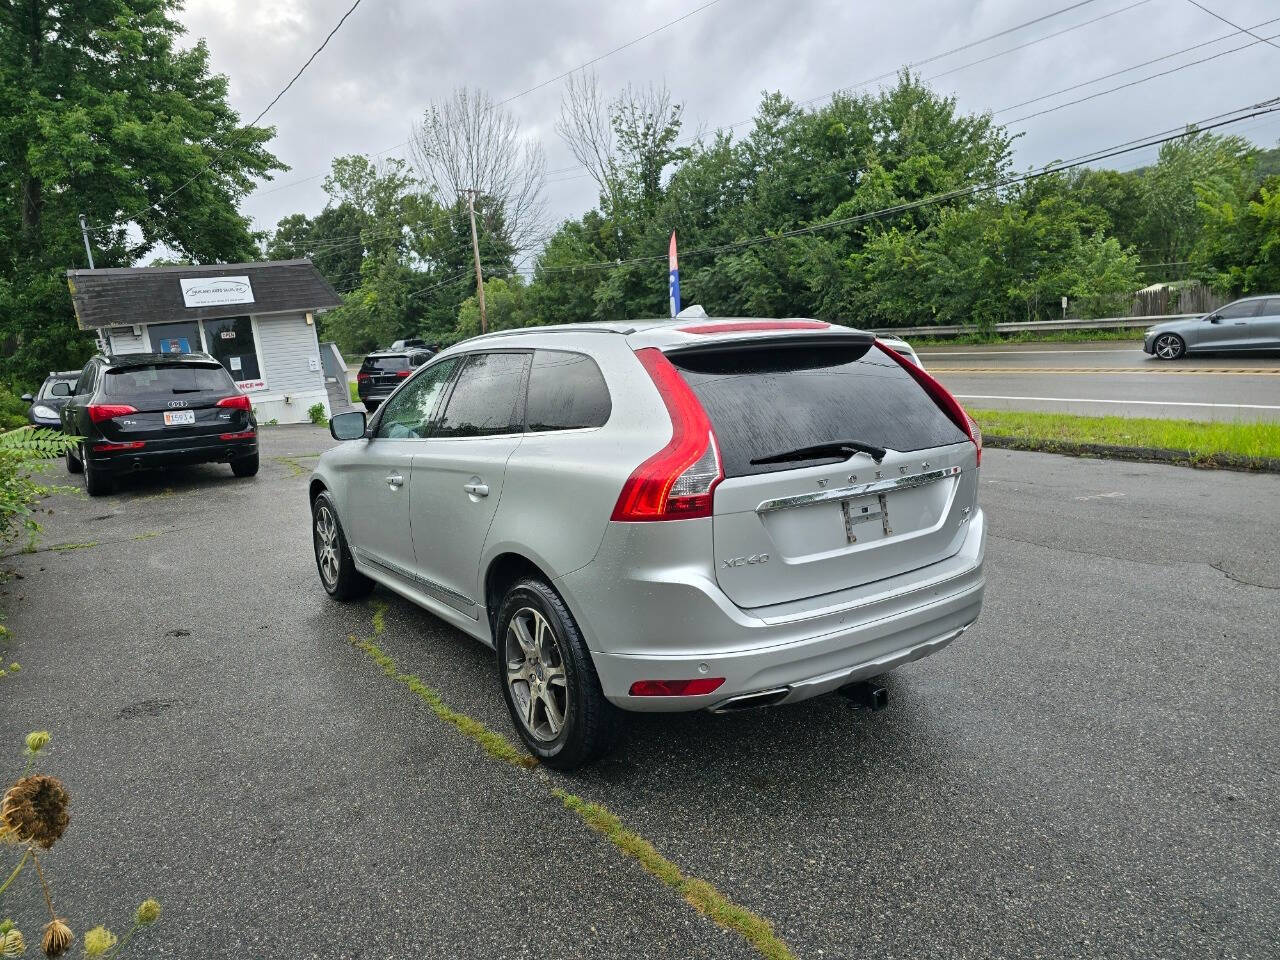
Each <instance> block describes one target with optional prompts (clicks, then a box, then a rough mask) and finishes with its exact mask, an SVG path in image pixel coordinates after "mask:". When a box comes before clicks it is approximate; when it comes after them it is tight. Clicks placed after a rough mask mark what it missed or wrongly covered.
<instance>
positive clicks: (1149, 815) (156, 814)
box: [0, 427, 1280, 960]
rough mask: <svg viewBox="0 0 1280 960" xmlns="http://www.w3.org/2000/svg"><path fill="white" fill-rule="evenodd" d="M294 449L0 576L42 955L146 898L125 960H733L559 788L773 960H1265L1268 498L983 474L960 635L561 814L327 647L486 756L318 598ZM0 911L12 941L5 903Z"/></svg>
mask: <svg viewBox="0 0 1280 960" xmlns="http://www.w3.org/2000/svg"><path fill="white" fill-rule="evenodd" d="M331 442H332V441H330V440H329V439H328V438H327V436H326V435H325V434H324V433H323V432H322V431H319V430H316V429H314V428H310V427H280V428H274V429H267V430H264V439H263V446H264V466H263V471H262V473H261V474H260V475H259V476H258V477H257V478H255V479H253V480H236V479H233V478H232V477H231V474H230V471H229V470H227V469H226V468H225V467H212V466H211V467H201V468H193V469H191V470H186V471H181V472H175V473H171V474H164V475H158V476H155V477H149V478H145V479H143V480H141V481H138V482H134V483H131V484H129V485H127V486H125V487H124V489H123V490H122V491H121V492H120V493H119V494H117V495H116V496H113V497H110V498H105V499H95V500H88V499H85V498H81V497H75V496H59V497H57V498H55V499H54V500H53V501H52V508H53V511H54V512H53V514H52V515H51V516H46V517H44V518H43V519H44V520H45V522H46V533H45V537H44V540H43V541H42V545H41V549H40V551H39V552H36V553H29V554H21V553H19V554H15V555H12V556H9V557H8V558H7V559H6V561H5V562H6V563H7V564H8V565H10V566H11V567H12V568H13V569H14V570H15V571H16V572H17V573H19V574H21V577H22V579H14V580H11V581H10V582H8V583H7V584H6V585H5V588H4V589H5V593H6V595H5V596H4V597H3V603H4V607H5V611H6V614H7V621H6V622H7V623H8V625H9V627H10V629H11V630H12V631H13V636H12V638H11V639H10V640H9V641H8V646H7V650H6V651H5V652H4V659H5V660H6V661H10V660H13V661H20V662H21V664H22V671H21V672H20V673H18V674H16V675H10V676H9V677H6V678H4V679H3V680H0V692H2V693H3V697H2V698H0V730H2V731H3V733H4V737H3V738H2V741H0V742H8V743H9V744H10V750H11V753H10V766H11V767H13V768H17V766H18V765H19V764H20V763H21V762H22V758H21V757H20V756H19V750H20V746H21V739H20V738H21V735H22V734H24V733H25V732H26V731H27V730H29V729H35V728H48V729H49V730H50V731H51V732H52V733H53V738H54V740H53V748H52V752H51V753H50V754H49V755H48V757H47V758H46V759H44V760H43V761H42V764H43V767H44V769H46V770H47V771H48V772H51V773H55V774H57V775H59V776H61V777H63V778H64V779H65V780H66V782H67V784H68V787H69V789H70V790H71V792H72V794H73V798H74V799H73V809H72V821H71V827H70V829H69V831H68V833H67V835H66V836H65V837H64V838H63V840H62V841H61V842H60V843H59V844H58V845H57V846H56V847H55V848H54V849H53V851H51V852H50V854H49V855H48V856H47V857H45V858H44V862H45V864H46V868H47V870H48V871H49V873H50V876H51V881H52V884H53V889H54V895H55V902H56V904H57V906H58V909H59V911H60V912H62V913H64V914H66V915H67V916H68V917H70V918H71V919H72V922H73V925H74V926H75V927H76V929H77V931H83V930H84V929H85V928H86V927H87V926H90V925H93V924H96V923H99V922H103V923H106V924H108V926H114V927H115V928H117V929H118V928H120V927H122V926H123V925H124V921H125V918H127V917H128V916H129V915H130V914H131V912H132V910H133V909H134V907H135V906H136V904H137V903H138V902H139V901H140V900H141V899H143V898H144V897H146V896H156V897H158V898H159V899H160V900H161V901H162V902H163V904H164V910H165V914H164V917H163V919H162V921H161V923H160V925H159V926H158V927H157V928H155V929H154V930H153V931H150V932H148V933H146V934H145V937H146V939H145V940H139V941H135V942H136V943H138V955H140V956H164V957H224V956H225V957H233V956H234V957H243V956H267V955H273V956H274V955H286V956H305V957H323V958H328V957H369V958H373V957H378V958H383V957H418V956H442V957H443V956H447V957H458V958H489V957H494V958H497V957H534V956H537V957H566V958H567V957H583V956H590V957H605V958H609V957H620V958H621V957H627V958H632V957H751V956H754V955H755V954H754V953H753V952H752V951H751V949H750V948H749V946H748V944H747V942H746V941H745V940H743V939H742V938H741V937H739V936H738V935H737V934H733V933H728V932H726V931H724V930H722V929H721V928H719V927H717V926H715V925H714V924H712V923H711V922H710V921H709V920H707V919H705V918H704V917H703V916H701V915H700V914H698V913H696V912H694V911H693V910H692V909H691V908H690V907H689V906H688V905H687V904H686V903H685V902H684V901H683V900H682V899H681V898H680V897H679V896H678V895H676V894H675V893H674V892H672V891H671V890H669V889H668V888H665V887H663V886H662V885H661V884H659V883H658V882H657V881H656V880H655V879H653V878H652V877H651V876H650V875H649V874H647V873H645V872H644V871H643V870H641V869H640V867H639V866H638V865H637V864H636V863H635V862H634V861H632V860H629V859H625V858H623V857H621V856H620V855H619V854H618V852H617V851H616V850H615V849H614V848H613V847H612V846H611V845H610V844H609V843H608V842H607V841H606V840H604V839H603V838H601V837H600V836H599V835H597V834H595V833H592V832H591V831H589V830H588V829H586V827H585V826H584V825H583V823H582V822H581V821H580V820H579V819H577V818H576V817H575V816H573V815H572V814H570V813H568V812H567V811H565V810H564V808H563V806H562V805H561V804H560V803H559V802H558V801H556V799H555V798H554V796H553V795H552V793H551V789H552V788H553V787H557V786H558V787H561V788H563V789H565V790H569V791H571V792H573V793H576V794H579V795H581V796H583V797H585V798H587V799H590V800H595V801H598V802H601V803H604V804H606V805H607V806H608V807H609V808H610V809H611V810H612V811H614V812H615V813H616V814H617V815H618V816H619V817H621V818H622V820H623V822H624V823H625V824H626V825H627V826H628V827H629V828H631V829H633V830H635V831H637V832H638V833H640V834H641V835H642V836H644V837H645V838H646V839H648V840H649V841H650V842H652V843H653V845H654V846H655V847H656V848H657V850H658V851H659V852H661V853H662V854H664V855H665V856H667V857H669V858H670V859H671V860H673V861H674V862H675V863H677V864H678V865H679V866H680V867H681V868H682V869H683V870H684V871H685V872H686V873H687V874H689V875H691V876H696V877H701V878H703V879H705V880H707V881H709V882H711V883H713V884H715V885H716V887H717V888H718V889H719V890H720V891H721V892H722V893H724V894H725V895H726V896H727V897H729V898H730V899H732V900H734V901H736V902H738V903H740V904H742V905H743V906H745V907H747V908H749V909H751V910H753V911H755V912H756V913H757V914H759V915H760V916H762V917H764V918H766V919H768V920H769V921H771V922H772V923H773V925H774V927H775V929H776V931H777V933H778V934H779V935H780V936H781V937H782V938H783V939H784V940H785V941H786V942H787V943H788V944H789V945H790V947H791V948H792V950H793V951H794V952H795V954H796V955H797V956H799V957H815V958H816V957H861V956H877V957H898V958H913V960H915V958H929V957H948V958H952V957H965V958H967V957H973V958H980V957H981V958H986V957H993V956H999V957H1028V958H1030V957H1045V958H1065V957H1080V958H1085V957H1088V958H1094V957H1135V958H1136V957H1144V958H1145V957H1153V956H1160V957H1175V956H1177V957H1181V956H1186V957H1197V958H1200V957H1233V958H1245V957H1258V958H1262V957H1274V956H1275V944H1276V943H1277V942H1280V912H1278V911H1277V908H1276V904H1277V903H1280V877H1278V875H1277V872H1276V869H1275V864H1276V862H1277V857H1278V856H1280V808H1278V807H1277V805H1276V803H1275V797H1276V796H1277V795H1280V748H1278V747H1277V744H1276V739H1275V736H1274V733H1275V730H1276V729H1278V724H1280V689H1278V687H1280V665H1278V661H1277V658H1276V655H1275V654H1276V647H1275V642H1276V640H1275V624H1276V623H1277V622H1280V567H1278V566H1277V565H1276V564H1275V522H1274V520H1275V517H1277V516H1280V484H1277V483H1276V482H1275V478H1273V477H1269V476H1251V475H1247V474H1237V473H1218V472H1209V471H1195V470H1191V469H1187V468H1180V467H1172V466H1159V465H1145V464H1130V463H1117V462H1107V461H1091V460H1075V459H1069V458H1061V457H1054V456H1051V455H1041V454H1029V453H1018V452H1012V451H1002V450H988V451H987V452H986V454H985V456H984V464H983V474H982V485H981V488H982V498H983V504H984V506H985V508H986V510H987V512H988V516H989V518H990V529H991V538H990V541H989V546H988V562H989V568H988V569H989V586H988V592H987V603H986V608H985V610H984V613H983V617H982V620H981V621H980V622H979V623H978V625H977V626H976V627H975V628H974V629H973V630H971V631H970V632H969V633H968V634H966V635H965V637H963V638H962V639H961V640H960V641H958V642H957V643H956V644H954V645H953V646H952V647H951V648H949V649H948V650H947V651H945V652H944V653H941V654H939V655H937V656H935V657H931V658H928V659H926V660H923V661H920V662H918V663H915V664H911V665H910V666H908V667H906V668H903V669H902V670H901V671H899V672H897V673H895V674H894V675H892V676H891V677H890V678H889V680H888V681H887V685H888V687H889V690H890V698H891V699H890V706H889V708H888V709H887V710H884V711H882V712H878V713H868V712H866V711H863V710H859V709H855V708H854V707H853V706H852V705H851V704H849V703H848V702H846V701H844V700H841V699H840V698H837V697H827V698H820V699H817V700H813V701H809V702H807V703H803V704H800V705H797V706H795V707H791V708H783V709H777V710H773V711H766V712H758V713H750V714H739V715H730V716H723V717H715V716H710V715H703V714H698V715H690V716H657V715H655V716H643V717H636V718H635V721H634V722H633V723H632V724H631V728H630V734H629V736H628V738H627V740H626V741H625V743H624V744H623V745H622V746H621V747H620V748H619V750H618V751H617V752H616V753H615V754H614V755H612V756H610V757H609V758H607V759H606V760H604V761H603V762H601V763H600V764H598V765H597V766H596V767H594V768H592V769H590V770H588V771H585V772H582V773H579V774H577V775H573V776H566V775H562V774H557V773H552V772H549V771H545V770H542V769H539V770H534V771H526V770H522V769H519V768H516V767H512V766H508V765H506V764H503V763H500V762H498V761H494V760H492V759H489V758H488V757H487V756H486V755H485V754H484V753H483V752H481V751H480V750H479V749H478V748H477V747H476V746H475V744H474V743H473V742H472V741H471V740H469V739H467V738H465V737H463V736H462V735H461V734H459V733H458V731H457V730H455V729H454V728H453V727H452V726H449V725H447V724H444V723H442V722H441V721H440V720H438V719H437V718H436V716H435V715H434V714H433V713H431V712H430V711H429V710H428V709H427V707H426V706H425V705H424V704H423V703H422V701H421V700H420V699H418V698H417V697H415V696H414V695H413V694H412V693H411V692H410V691H408V690H406V689H405V688H404V687H403V686H402V685H400V684H397V683H396V682H394V681H393V680H391V679H389V678H388V677H386V676H385V675H384V674H383V673H382V671H381V670H380V669H379V668H378V667H377V666H376V665H375V664H373V663H372V662H371V661H370V660H369V658H368V657H367V656H366V655H364V654H363V653H361V652H360V651H358V650H356V649H354V648H353V647H352V646H351V645H350V644H349V643H348V642H347V638H348V636H350V635H356V636H369V632H370V620H371V617H372V614H373V610H374V604H376V603H378V602H382V603H385V604H386V605H387V613H386V628H385V632H384V633H383V634H382V635H381V636H380V638H379V641H378V642H379V645H380V646H381V647H382V648H383V649H384V650H386V651H387V653H389V654H390V655H391V656H393V657H395V658H396V660H397V661H398V663H399V665H400V669H401V670H404V671H407V672H410V673H414V674H416V675H418V676H419V677H421V678H422V679H423V681H424V682H426V683H429V684H431V685H433V686H434V687H435V688H436V689H438V690H439V691H440V693H441V695H442V696H443V697H444V699H445V701H446V702H447V703H448V704H449V705H450V706H452V707H453V708H454V709H457V710H461V711H464V712H465V713H467V714H468V715H470V716H472V717H474V718H475V719H477V720H479V721H481V722H483V723H485V724H487V725H488V726H490V727H491V728H493V729H495V730H498V731H500V732H502V733H504V734H507V735H513V732H512V731H511V727H510V722H509V720H508V718H507V716H506V714H505V710H504V708H503V706H502V703H501V699H500V694H499V692H498V688H497V685H496V679H495V676H494V670H493V664H492V661H491V656H490V655H489V654H488V653H487V652H486V651H485V650H484V648H482V647H481V646H480V645H478V644H476V643H475V642H474V641H472V640H469V639H468V638H466V637H464V636H462V635H460V634H459V633H457V632H456V631H454V630H452V629H451V628H449V627H447V626H444V625H443V624H442V623H441V622H440V621H438V620H436V619H435V618H433V617H432V616H431V615H429V614H427V613H425V612H423V611H421V610H419V609H417V608H415V607H413V606H412V605H410V604H408V603H406V602H403V601H401V600H399V599H397V598H395V597H394V596H391V595H389V594H386V593H384V592H383V591H381V590H379V591H377V592H376V593H375V595H374V597H373V598H372V599H371V600H370V601H368V602H364V603H360V604H355V605H350V606H344V605H339V604H336V603H334V602H332V601H330V600H329V599H328V598H327V597H325V595H324V594H323V592H322V591H321V589H320V587H319V585H318V583H317V580H316V574H315V570H314V565H313V561H312V558H311V553H310V540H309V532H308V517H307V507H306V502H305V491H306V475H305V471H306V470H307V469H308V468H309V466H310V464H312V463H314V458H311V457H308V456H305V455H306V454H311V453H318V452H319V451H320V450H322V449H324V448H326V447H327V446H329V445H330V444H331ZM75 482H78V481H75ZM84 544H92V545H84ZM59 545H81V546H76V547H73V548H70V549H61V550H60V549H55V548H56V547H58V546H59ZM19 883H20V884H28V878H25V877H24V878H21V880H20V881H19ZM17 888H18V884H15V887H14V888H12V889H15V890H16V889H17ZM4 909H5V912H6V914H9V915H12V916H13V918H14V920H16V921H18V923H19V925H20V927H21V928H22V929H23V930H24V931H26V932H27V933H28V939H35V938H34V937H33V936H32V934H33V933H34V932H36V931H38V929H39V927H40V925H41V924H42V922H43V921H42V918H41V916H40V911H41V910H42V909H43V907H42V906H41V904H40V903H39V902H38V897H37V895H36V893H35V890H34V889H32V888H31V887H30V885H29V884H28V885H27V886H24V887H23V888H22V889H21V891H20V892H19V893H18V895H17V896H16V897H15V896H12V895H10V894H6V900H5V904H4Z"/></svg>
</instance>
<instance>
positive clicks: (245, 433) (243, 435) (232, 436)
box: [218, 430, 257, 440]
mask: <svg viewBox="0 0 1280 960" xmlns="http://www.w3.org/2000/svg"><path fill="white" fill-rule="evenodd" d="M256 436H257V433H255V432H254V431H252V430H242V431H241V432H240V433H220V434H218V439H219V440H252V439H253V438H254V437H256Z"/></svg>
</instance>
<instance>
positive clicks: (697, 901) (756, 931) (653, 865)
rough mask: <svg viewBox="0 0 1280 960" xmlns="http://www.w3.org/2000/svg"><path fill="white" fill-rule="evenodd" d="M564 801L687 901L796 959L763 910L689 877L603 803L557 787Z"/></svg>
mask: <svg viewBox="0 0 1280 960" xmlns="http://www.w3.org/2000/svg"><path fill="white" fill-rule="evenodd" d="M553 792H554V793H555V795H556V796H557V797H559V798H560V801H561V802H562V803H563V804H564V805H565V806H566V807H568V808H569V809H570V810H572V811H573V812H574V813H576V814H577V815H578V816H579V817H581V818H582V820H583V822H584V823H585V824H586V825H587V826H588V827H590V828H591V829H592V830H594V831H596V833H599V834H602V835H603V836H604V837H606V838H607V839H608V840H609V842H610V843H612V844H613V845H614V846H615V847H617V848H618V850H619V851H620V852H621V853H623V854H625V855H626V856H628V857H631V858H632V859H634V860H636V861H637V862H638V863H639V864H640V866H642V867H644V869H645V870H646V871H648V872H649V873H650V874H652V875H653V876H655V877H657V878H658V880H660V881H661V882H662V883H663V884H665V885H666V886H668V887H671V888H672V889H674V890H675V891H676V892H678V893H679V894H680V895H681V896H682V897H684V899H685V902H686V903H688V904H689V906H691V907H693V909H695V910H697V911H698V912H699V913H701V914H702V915H703V916H705V917H707V918H708V919H709V920H711V921H712V922H713V923H715V924H717V925H719V926H721V927H724V928H725V929H726V930H732V931H733V932H734V933H737V934H741V935H742V936H743V937H745V938H746V939H747V940H748V941H749V942H750V943H751V945H752V946H753V947H755V949H756V950H757V951H758V952H759V953H760V955H761V956H762V957H766V958H768V960H794V958H795V954H793V953H792V952H791V950H790V948H789V947H788V946H787V945H786V944H785V943H783V942H782V941H781V940H780V939H778V935H777V934H776V933H774V932H773V925H772V924H770V923H769V921H768V920H766V919H764V917H761V916H760V915H759V914H756V913H753V912H751V911H750V910H748V909H747V908H746V907H742V906H739V905H738V904H736V903H734V902H733V901H732V900H729V899H728V898H727V897H725V896H724V894H722V893H721V892H720V891H719V890H717V889H716V888H715V887H713V886H712V885H711V884H709V883H707V882H706V881H705V880H698V879H697V878H694V877H686V876H685V875H684V873H683V872H682V871H681V870H680V868H679V867H677V866H676V865H675V864H674V863H672V862H671V861H670V860H668V859H667V858H666V857H664V856H663V855H662V854H660V853H659V852H658V851H657V850H656V849H655V848H654V846H653V844H651V843H650V842H649V841H648V840H646V839H645V838H644V837H642V836H640V835H639V834H638V833H633V832H632V831H630V830H628V829H627V828H626V827H625V826H623V824H622V821H621V820H619V819H618V817H617V816H616V815H615V814H614V813H613V812H611V811H610V810H608V809H606V808H605V807H602V806H600V805H599V804H598V803H590V802H589V801H586V800H583V799H582V798H581V797H578V796H575V795H573V794H572V793H566V792H565V791H564V790H560V789H558V788H557V789H555V790H553Z"/></svg>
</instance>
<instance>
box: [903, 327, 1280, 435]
mask: <svg viewBox="0 0 1280 960" xmlns="http://www.w3.org/2000/svg"><path fill="white" fill-rule="evenodd" d="M919 353H920V359H921V362H922V363H924V365H925V367H926V368H927V369H928V370H929V371H930V372H931V373H933V374H934V375H936V376H937V377H938V378H939V379H940V380H941V381H942V382H943V383H944V384H945V385H946V386H947V388H948V389H949V390H951V391H952V392H953V393H955V394H956V395H957V396H958V397H959V398H960V400H961V402H962V403H964V404H965V406H968V407H974V408H977V409H992V410H1044V411H1049V412H1056V413H1078V414H1086V415H1090V416H1126V417H1163V418H1169V417H1172V418H1185V419H1189V420H1227V421H1234V420H1270V421H1280V352H1277V353H1274V354H1268V355H1262V356H1258V355H1254V356H1251V355H1248V354H1231V355H1215V356H1202V357H1188V358H1186V359H1184V360H1180V361H1177V362H1175V363H1166V362H1164V361H1160V360H1156V359H1154V358H1152V357H1150V356H1148V355H1147V354H1145V353H1143V352H1142V347H1141V344H1138V343H1129V342H1125V341H1112V342H1103V343H1016V344H1001V345H993V346H965V345H957V346H950V345H947V346H930V347H922V348H921V349H920V351H919Z"/></svg>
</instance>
